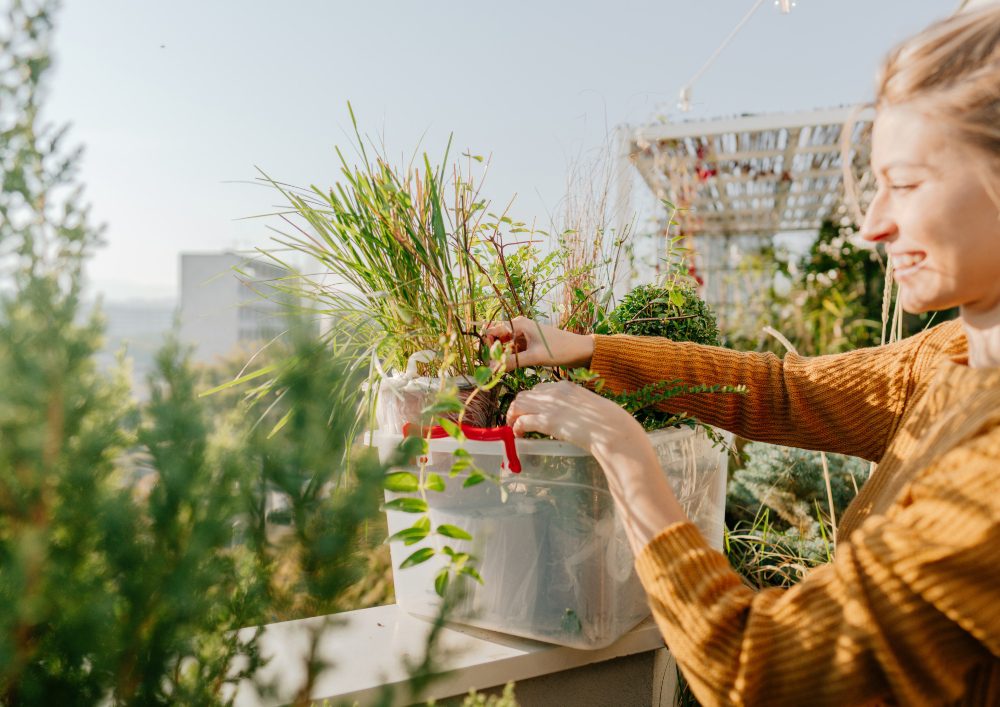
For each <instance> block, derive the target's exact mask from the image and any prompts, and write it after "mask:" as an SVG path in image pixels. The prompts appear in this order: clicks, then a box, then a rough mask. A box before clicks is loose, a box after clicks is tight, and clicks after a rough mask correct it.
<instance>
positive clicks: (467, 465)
mask: <svg viewBox="0 0 1000 707" xmlns="http://www.w3.org/2000/svg"><path fill="white" fill-rule="evenodd" d="M475 468H476V466H475V464H473V463H472V460H471V459H468V458H462V459H459V460H458V461H456V462H455V463H454V464H452V465H451V469H449V470H448V476H449V477H450V478H455V477H456V476H458V475H459V474H461V473H462V472H463V471H466V470H468V469H475Z"/></svg>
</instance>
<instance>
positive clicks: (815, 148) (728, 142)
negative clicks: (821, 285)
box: [627, 107, 874, 236]
mask: <svg viewBox="0 0 1000 707" xmlns="http://www.w3.org/2000/svg"><path fill="white" fill-rule="evenodd" d="M873 115H874V113H873V111H872V110H871V109H859V108H854V107H844V108H833V109H826V110H812V111H803V112H798V113H775V114H762V115H746V116H741V117H736V118H724V119H715V120H704V121H689V122H681V123H670V124H663V125H649V126H643V127H639V128H636V129H634V130H632V131H631V132H630V135H629V138H628V140H629V142H628V145H627V151H628V156H629V159H630V160H631V161H632V163H633V164H634V165H635V166H636V168H637V169H638V171H639V173H640V174H641V175H642V177H643V179H644V181H645V182H646V184H647V185H648V186H649V188H650V189H651V190H652V192H653V193H654V195H656V197H657V198H659V199H664V200H668V201H670V202H671V203H673V204H674V205H675V206H677V207H679V208H680V209H681V211H680V212H679V213H678V214H677V216H676V220H677V221H678V223H679V224H680V228H681V231H682V232H683V233H685V234H686V235H689V236H738V235H744V234H745V235H756V236H771V235H774V234H776V233H782V232H792V231H814V230H816V229H818V228H819V227H820V224H821V223H822V222H823V221H824V220H826V219H834V220H839V219H840V218H841V217H848V218H851V217H852V214H850V213H849V211H848V209H847V207H846V206H845V204H844V199H843V195H844V188H843V187H844V184H843V170H842V167H841V132H842V130H843V128H844V125H845V124H847V123H848V122H849V121H850V122H851V128H850V129H851V148H850V150H849V156H850V159H851V162H852V165H851V167H852V170H853V172H854V174H855V175H856V178H857V179H858V188H859V192H860V193H861V194H864V193H866V192H868V191H869V190H870V188H871V186H872V177H871V174H870V172H869V169H868V160H869V140H868V138H867V136H868V133H869V131H870V128H871V121H872V119H873Z"/></svg>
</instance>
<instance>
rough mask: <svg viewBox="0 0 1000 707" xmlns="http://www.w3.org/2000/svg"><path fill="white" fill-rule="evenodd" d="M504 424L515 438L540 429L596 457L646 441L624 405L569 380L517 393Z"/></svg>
mask: <svg viewBox="0 0 1000 707" xmlns="http://www.w3.org/2000/svg"><path fill="white" fill-rule="evenodd" d="M507 424H508V425H510V426H511V428H513V430H514V436H516V437H523V436H524V434H525V433H526V432H541V433H542V434H546V435H549V436H551V437H555V438H556V439H561V440H563V441H565V442H571V443H573V444H575V445H576V446H578V447H580V448H581V449H585V450H586V451H588V452H590V453H591V454H593V455H594V456H596V457H598V458H600V456H601V455H603V454H606V453H609V452H611V451H612V450H613V449H615V448H617V447H625V448H628V447H629V446H631V445H633V444H635V443H636V442H637V441H639V440H640V439H641V440H642V441H643V442H646V444H648V443H649V442H648V441H647V440H646V439H645V438H646V434H645V432H644V431H643V429H642V426H641V425H640V424H639V423H638V422H636V420H635V418H633V417H632V416H631V415H629V414H628V413H627V412H626V411H625V410H624V408H622V407H621V406H619V405H617V404H615V403H614V402H612V401H611V400H608V399H607V398H602V397H601V396H600V395H597V394H596V393H592V392H591V391H589V390H587V389H586V388H584V387H582V386H579V385H577V384H575V383H570V382H569V381H560V382H558V383H541V384H539V385H536V386H535V387H534V388H532V389H531V390H526V391H523V392H521V393H518V395H517V397H516V398H514V402H512V403H511V404H510V408H509V409H508V411H507Z"/></svg>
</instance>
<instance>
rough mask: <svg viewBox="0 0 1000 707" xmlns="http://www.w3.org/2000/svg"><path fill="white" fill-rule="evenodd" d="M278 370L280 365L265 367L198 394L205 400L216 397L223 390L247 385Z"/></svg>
mask: <svg viewBox="0 0 1000 707" xmlns="http://www.w3.org/2000/svg"><path fill="white" fill-rule="evenodd" d="M277 369H278V364H276V363H274V364H271V365H270V366H265V367H264V368H259V369H257V370H256V371H254V372H253V373H247V374H246V375H244V376H240V377H239V378H235V379H233V380H231V381H227V382H225V383H223V384H222V385H217V386H215V387H214V388H209V389H208V390H205V391H202V392H201V393H198V397H199V398H204V397H205V396H206V395H214V394H215V393H219V392H222V391H223V390H227V389H228V388H232V387H233V386H237V385H240V384H242V383H246V382H247V381H250V380H253V379H254V378H260V377H261V376H266V375H267V374H268V373H274V372H275V371H276V370H277Z"/></svg>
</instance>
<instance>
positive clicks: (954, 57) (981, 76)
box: [875, 4, 1000, 207]
mask: <svg viewBox="0 0 1000 707" xmlns="http://www.w3.org/2000/svg"><path fill="white" fill-rule="evenodd" d="M901 104H907V105H910V106H913V107H914V108H916V109H918V110H919V111H920V112H921V113H923V114H924V115H927V116H928V117H931V118H933V119H934V120H936V121H940V124H941V125H943V126H945V127H946V128H948V129H949V130H950V131H951V132H952V134H954V136H955V138H956V139H957V140H959V141H960V142H961V143H962V144H963V145H965V146H966V147H970V148H972V149H973V150H974V151H975V152H976V153H977V156H979V157H983V158H985V162H984V163H983V164H982V165H981V166H983V167H985V168H986V169H985V172H984V174H983V175H982V176H983V181H984V186H985V187H986V188H987V190H988V191H989V193H990V195H991V196H992V197H993V201H994V202H996V203H997V205H998V207H1000V4H993V5H990V6H987V7H985V8H982V9H980V10H974V11H969V12H962V13H959V14H957V15H953V16H952V17H949V18H947V19H945V20H942V21H940V22H937V23H935V24H933V25H931V26H930V27H928V28H927V29H925V30H924V31H923V32H921V33H920V34H918V35H916V36H914V37H912V38H910V39H908V40H906V41H905V42H903V43H901V44H900V45H898V46H897V47H896V48H895V49H893V50H892V51H891V52H890V53H889V55H888V56H887V57H886V59H885V62H884V63H883V65H882V69H881V71H880V72H879V75H878V79H877V83H876V94H875V107H876V108H877V109H880V108H883V107H888V106H898V105H901Z"/></svg>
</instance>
